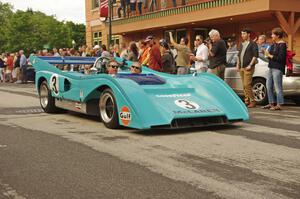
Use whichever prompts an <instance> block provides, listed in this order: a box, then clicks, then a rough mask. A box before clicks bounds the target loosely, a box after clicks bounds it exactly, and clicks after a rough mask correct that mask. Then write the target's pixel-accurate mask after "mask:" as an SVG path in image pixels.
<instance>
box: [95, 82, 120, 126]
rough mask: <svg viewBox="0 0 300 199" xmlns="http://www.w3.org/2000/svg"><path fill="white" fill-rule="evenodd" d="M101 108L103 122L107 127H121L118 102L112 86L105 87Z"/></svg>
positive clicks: (101, 97) (100, 103)
mask: <svg viewBox="0 0 300 199" xmlns="http://www.w3.org/2000/svg"><path fill="white" fill-rule="evenodd" d="M99 110H100V117H101V120H102V122H103V123H104V125H105V126H106V127H107V128H110V129H116V128H118V127H119V120H118V110H117V103H116V99H115V97H114V93H113V92H112V90H111V89H110V88H107V89H105V90H104V91H103V92H102V93H101V95H100V99H99Z"/></svg>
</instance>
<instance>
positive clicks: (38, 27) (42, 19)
mask: <svg viewBox="0 0 300 199" xmlns="http://www.w3.org/2000/svg"><path fill="white" fill-rule="evenodd" d="M0 24H4V25H3V26H1V28H0V51H1V52H3V51H8V52H16V51H18V50H20V49H24V50H25V52H27V53H29V52H33V51H36V50H41V49H44V48H45V47H47V48H51V49H52V48H53V47H56V48H65V47H71V46H72V40H75V41H76V43H77V45H83V44H85V25H84V24H74V23H73V22H60V21H57V20H56V19H55V17H54V16H47V15H45V14H44V13H42V12H39V11H33V10H32V9H28V10H26V11H20V10H18V11H16V12H15V13H14V12H13V11H12V6H11V5H10V4H3V3H1V1H0Z"/></svg>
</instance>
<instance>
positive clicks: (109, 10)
mask: <svg viewBox="0 0 300 199" xmlns="http://www.w3.org/2000/svg"><path fill="white" fill-rule="evenodd" d="M112 17H113V0H108V26H109V27H108V46H107V49H109V47H110V45H111V42H112V30H111V29H112V27H111V23H112Z"/></svg>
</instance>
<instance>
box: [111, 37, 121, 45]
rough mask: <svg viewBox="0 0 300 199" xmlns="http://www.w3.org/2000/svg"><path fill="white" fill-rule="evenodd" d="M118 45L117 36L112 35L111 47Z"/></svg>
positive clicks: (118, 39)
mask: <svg viewBox="0 0 300 199" xmlns="http://www.w3.org/2000/svg"><path fill="white" fill-rule="evenodd" d="M115 44H120V38H119V36H118V35H112V37H111V45H115Z"/></svg>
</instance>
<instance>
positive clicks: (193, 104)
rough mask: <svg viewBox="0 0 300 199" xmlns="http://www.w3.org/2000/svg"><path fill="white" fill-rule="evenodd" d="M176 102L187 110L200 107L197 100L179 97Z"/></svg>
mask: <svg viewBox="0 0 300 199" xmlns="http://www.w3.org/2000/svg"><path fill="white" fill-rule="evenodd" d="M175 104H176V105H177V106H179V107H181V108H184V109H187V110H197V109H199V108H200V106H199V104H197V103H196V102H192V101H189V100H185V99H178V100H176V101H175Z"/></svg>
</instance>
